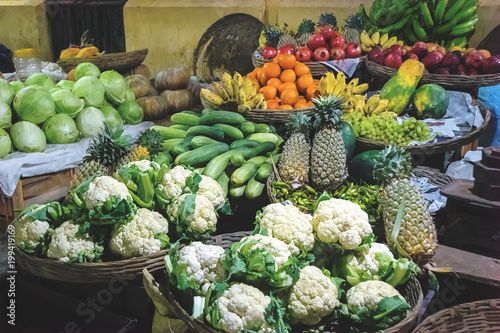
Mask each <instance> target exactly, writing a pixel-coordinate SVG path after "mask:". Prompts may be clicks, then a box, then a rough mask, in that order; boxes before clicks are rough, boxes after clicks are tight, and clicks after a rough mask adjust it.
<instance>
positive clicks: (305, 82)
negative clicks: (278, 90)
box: [296, 74, 314, 93]
mask: <svg viewBox="0 0 500 333" xmlns="http://www.w3.org/2000/svg"><path fill="white" fill-rule="evenodd" d="M296 84H297V89H299V91H300V92H303V93H305V92H306V90H307V88H309V87H310V86H312V85H314V79H313V77H312V75H311V74H306V75H302V76H301V77H299V78H298V79H297V83H296Z"/></svg>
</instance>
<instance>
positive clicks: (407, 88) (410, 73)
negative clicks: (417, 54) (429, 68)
mask: <svg viewBox="0 0 500 333" xmlns="http://www.w3.org/2000/svg"><path fill="white" fill-rule="evenodd" d="M423 74H424V65H423V64H422V63H421V62H420V61H418V60H415V59H408V60H406V61H405V62H404V63H403V64H402V65H401V67H399V69H398V72H397V73H396V75H394V76H393V77H392V78H390V79H389V81H387V83H386V84H385V85H384V86H383V87H382V90H380V99H388V100H389V101H391V102H390V104H389V109H390V111H392V112H394V113H396V114H397V115H400V114H401V113H403V111H405V110H406V109H407V108H408V104H410V100H411V97H412V96H413V93H414V92H415V89H417V84H418V82H419V81H420V79H421V78H422V75H423Z"/></svg>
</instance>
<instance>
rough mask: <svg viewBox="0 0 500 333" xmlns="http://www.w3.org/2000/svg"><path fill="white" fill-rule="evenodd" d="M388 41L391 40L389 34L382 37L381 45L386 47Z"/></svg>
mask: <svg viewBox="0 0 500 333" xmlns="http://www.w3.org/2000/svg"><path fill="white" fill-rule="evenodd" d="M388 40H389V34H383V35H382V36H380V40H379V44H380V45H384V44H385V42H387V41H388Z"/></svg>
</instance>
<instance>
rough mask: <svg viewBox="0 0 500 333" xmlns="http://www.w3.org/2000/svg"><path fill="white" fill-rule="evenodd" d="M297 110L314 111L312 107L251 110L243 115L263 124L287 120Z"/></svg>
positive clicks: (308, 112)
mask: <svg viewBox="0 0 500 333" xmlns="http://www.w3.org/2000/svg"><path fill="white" fill-rule="evenodd" d="M298 112H304V113H305V114H311V113H313V112H314V107H309V108H302V109H293V110H251V111H250V112H249V113H248V114H246V115H244V116H245V119H246V120H248V121H253V122H255V123H264V124H274V123H279V124H284V123H286V122H288V120H289V119H290V117H292V116H293V115H295V114H297V113H298Z"/></svg>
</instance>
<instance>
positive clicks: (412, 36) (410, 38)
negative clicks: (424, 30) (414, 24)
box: [403, 25, 418, 44]
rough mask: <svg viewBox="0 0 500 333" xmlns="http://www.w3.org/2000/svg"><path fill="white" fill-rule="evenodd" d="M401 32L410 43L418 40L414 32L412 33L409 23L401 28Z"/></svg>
mask: <svg viewBox="0 0 500 333" xmlns="http://www.w3.org/2000/svg"><path fill="white" fill-rule="evenodd" d="M403 32H404V34H405V37H406V39H408V41H409V42H410V43H411V44H415V43H416V42H418V37H417V36H415V34H414V33H413V30H412V29H411V27H410V25H407V26H406V27H405V29H404V30H403Z"/></svg>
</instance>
